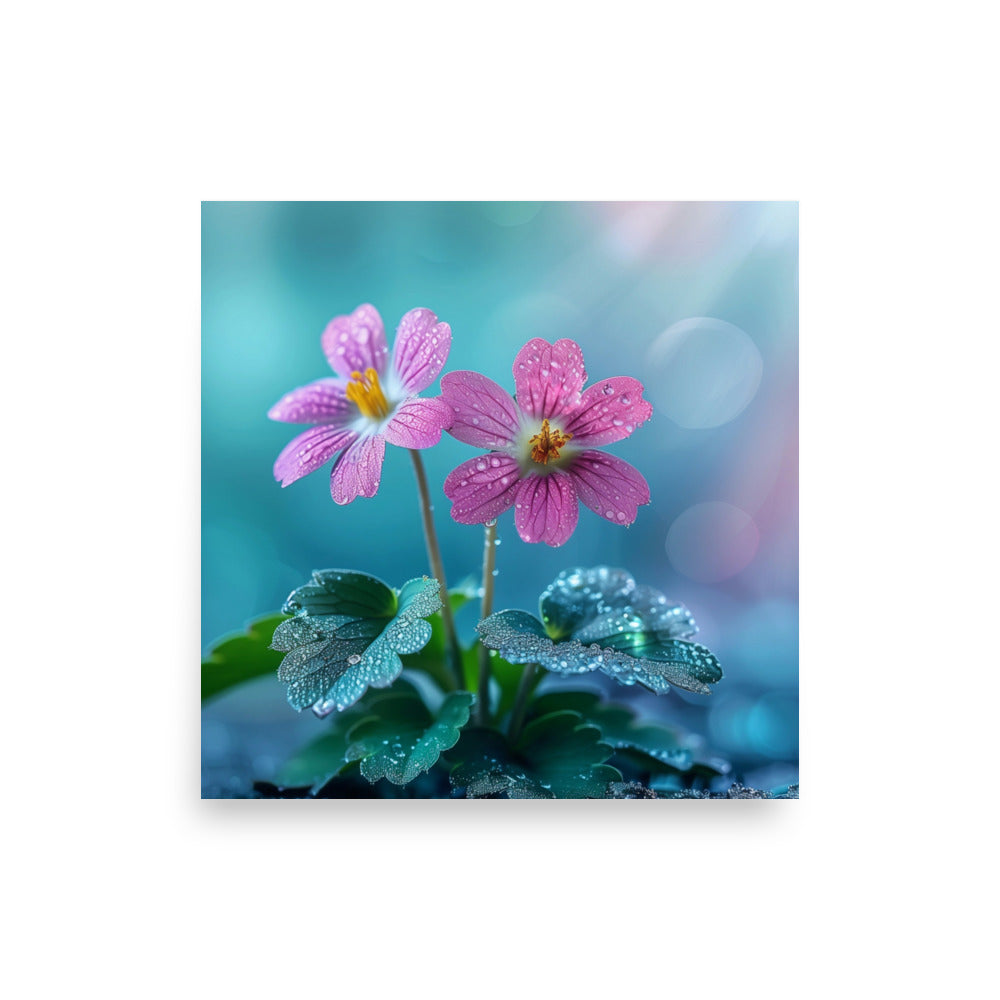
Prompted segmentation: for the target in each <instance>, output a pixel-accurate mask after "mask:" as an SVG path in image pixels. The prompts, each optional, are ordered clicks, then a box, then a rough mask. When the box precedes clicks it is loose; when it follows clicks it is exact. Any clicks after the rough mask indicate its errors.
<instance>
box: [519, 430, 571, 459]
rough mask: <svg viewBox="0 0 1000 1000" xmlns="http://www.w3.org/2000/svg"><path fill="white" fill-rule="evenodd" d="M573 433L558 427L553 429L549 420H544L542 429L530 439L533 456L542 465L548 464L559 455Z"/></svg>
mask: <svg viewBox="0 0 1000 1000" xmlns="http://www.w3.org/2000/svg"><path fill="white" fill-rule="evenodd" d="M572 436H573V435H572V434H564V433H563V432H562V431H561V430H559V429H558V428H557V429H556V430H552V428H550V427H549V422H548V420H547V419H546V420H543V421H542V429H541V430H540V431H539V432H538V433H537V434H535V435H534V436H533V437H531V438H529V439H528V444H529V445H531V458H532V460H533V461H535V462H538V463H539V464H540V465H548V463H549V462H550V461H551V462H554V461H555V460H556V459H557V458H558V457H559V449H560V448H562V447H564V446H565V444H566V442H567V441H568V440H569V439H570V438H571V437H572Z"/></svg>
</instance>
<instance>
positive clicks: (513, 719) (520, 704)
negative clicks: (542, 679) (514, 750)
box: [507, 663, 538, 743]
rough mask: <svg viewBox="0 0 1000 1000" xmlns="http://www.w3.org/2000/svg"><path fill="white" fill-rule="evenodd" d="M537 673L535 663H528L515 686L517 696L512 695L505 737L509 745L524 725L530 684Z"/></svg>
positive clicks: (519, 733)
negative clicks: (512, 704) (512, 700)
mask: <svg viewBox="0 0 1000 1000" xmlns="http://www.w3.org/2000/svg"><path fill="white" fill-rule="evenodd" d="M537 671H538V664H537V663H529V664H528V665H527V666H526V667H525V668H524V673H523V674H521V681H520V683H519V684H518V685H517V694H515V695H514V707H513V708H512V709H511V712H510V723H509V725H508V726H507V736H508V738H509V739H510V741H511V743H513V742H514V740H516V739H517V738H518V736H520V735H521V727H522V726H523V725H524V714H525V712H527V710H528V695H529V694H530V693H531V682H532V681H533V680H534V679H535V674H536V673H537Z"/></svg>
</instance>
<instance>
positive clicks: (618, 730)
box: [529, 691, 695, 774]
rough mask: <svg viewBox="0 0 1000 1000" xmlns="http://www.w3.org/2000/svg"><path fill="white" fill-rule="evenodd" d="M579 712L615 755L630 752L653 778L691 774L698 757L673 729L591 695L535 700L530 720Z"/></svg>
mask: <svg viewBox="0 0 1000 1000" xmlns="http://www.w3.org/2000/svg"><path fill="white" fill-rule="evenodd" d="M567 709H569V710H571V711H576V712H579V713H580V715H582V716H583V718H584V719H586V720H587V721H588V722H590V723H592V724H593V725H595V726H596V727H597V728H598V729H599V730H600V731H601V738H602V739H603V740H604V742H605V743H608V744H609V745H610V746H612V747H613V748H614V749H615V750H616V751H627V752H628V754H629V755H631V756H632V757H634V758H638V760H637V763H638V764H639V765H640V766H643V768H644V769H645V770H648V771H649V772H651V773H653V774H659V773H664V772H675V773H679V772H684V771H688V770H690V768H691V767H692V765H693V763H694V761H695V755H694V752H693V749H692V747H690V746H688V745H685V743H684V741H683V739H682V737H681V736H680V734H679V733H677V732H676V731H675V730H673V729H668V728H666V727H665V726H660V725H656V724H655V723H648V722H640V721H639V720H638V719H637V718H636V714H635V712H633V711H632V709H631V708H629V707H627V706H625V705H617V704H614V703H612V702H607V701H604V700H603V699H602V698H601V696H600V695H599V694H597V693H596V692H592V691H554V692H551V693H549V694H544V695H542V696H541V697H539V698H536V699H535V700H534V702H533V703H532V705H531V708H530V714H529V718H531V717H533V716H534V717H538V716H542V715H545V714H547V713H549V712H553V711H559V710H567Z"/></svg>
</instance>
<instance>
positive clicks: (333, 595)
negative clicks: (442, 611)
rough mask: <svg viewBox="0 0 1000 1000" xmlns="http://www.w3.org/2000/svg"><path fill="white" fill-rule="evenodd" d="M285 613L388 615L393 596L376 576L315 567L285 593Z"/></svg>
mask: <svg viewBox="0 0 1000 1000" xmlns="http://www.w3.org/2000/svg"><path fill="white" fill-rule="evenodd" d="M282 610H283V611H284V612H285V613H286V614H289V615H292V614H307V615H347V616H349V617H351V618H391V617H392V616H393V615H394V614H395V613H396V595H395V594H394V593H393V592H392V589H391V588H390V587H388V586H387V585H386V584H384V583H383V582H382V581H381V580H379V579H378V578H377V577H374V576H369V575H368V574H367V573H359V572H357V571H356V570H353V569H317V570H314V571H313V575H312V580H311V581H310V582H309V583H307V584H306V585H305V586H303V587H297V588H296V589H295V590H293V591H292V592H291V594H289V595H288V599H287V600H286V601H285V606H284V608H283V609H282Z"/></svg>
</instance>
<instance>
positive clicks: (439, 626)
mask: <svg viewBox="0 0 1000 1000" xmlns="http://www.w3.org/2000/svg"><path fill="white" fill-rule="evenodd" d="M477 596H478V594H477V591H476V588H475V585H474V584H473V583H471V582H469V581H465V582H463V583H461V584H459V585H458V586H457V587H451V588H449V590H448V603H449V604H450V605H451V610H452V612H455V611H458V610H459V608H462V607H464V606H465V605H466V604H468V603H469V601H471V600H473V599H474V598H476V597H477ZM427 622H428V623H429V624H430V626H431V634H430V638H429V639H428V640H427V643H426V644H425V645H424V647H423V649H421V650H420V651H419V652H416V653H406V654H401V655H402V657H403V666H404V667H405V668H406V669H408V670H422V671H423V672H424V673H425V674H427V675H428V676H430V677H431V678H433V680H434V682H435V683H436V684H437V686H438V687H439V688H441V690H442V691H452V690H454V688H455V675H454V673H453V672H452V669H451V667H450V666H449V664H448V654H447V651H446V649H445V635H444V621H443V620H442V618H441V613H440V611H435V612H434V614H431V615H428V616H427ZM468 656H469V651H468V650H462V659H463V662H464V661H465V660H466V659H468Z"/></svg>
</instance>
